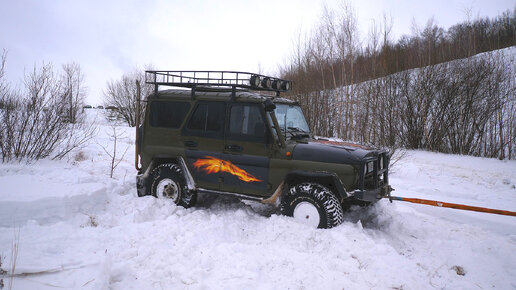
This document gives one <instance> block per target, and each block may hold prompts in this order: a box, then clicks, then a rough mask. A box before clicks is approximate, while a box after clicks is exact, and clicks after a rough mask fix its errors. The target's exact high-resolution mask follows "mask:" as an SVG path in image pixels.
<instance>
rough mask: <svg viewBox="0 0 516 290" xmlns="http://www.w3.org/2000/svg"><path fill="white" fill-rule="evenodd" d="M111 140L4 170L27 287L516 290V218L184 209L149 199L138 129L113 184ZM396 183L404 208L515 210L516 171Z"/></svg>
mask: <svg viewBox="0 0 516 290" xmlns="http://www.w3.org/2000/svg"><path fill="white" fill-rule="evenodd" d="M92 111H98V114H102V113H100V111H101V110H92ZM90 114H93V113H92V112H90ZM92 119H97V120H101V119H102V116H100V115H99V116H97V117H96V118H92ZM99 128H100V130H99V134H98V136H97V137H96V140H95V142H92V143H91V144H90V145H89V146H88V147H86V148H83V149H81V150H80V151H77V152H74V153H73V154H71V155H70V156H69V159H68V160H62V161H51V160H42V161H39V162H36V163H34V164H30V165H26V164H23V163H10V164H0V184H2V186H1V187H0V256H1V257H2V266H1V268H2V269H4V270H6V271H9V266H10V264H9V261H10V260H11V257H12V249H13V243H15V244H16V245H17V247H18V255H17V259H16V268H15V271H14V280H13V281H12V282H13V288H14V289H55V288H56V287H57V288H65V289H79V288H80V289H108V288H109V289H178V288H179V289H183V288H192V289H204V288H208V289H255V288H258V289H343V288H344V289H433V288H435V289H442V288H447V289H486V288H499V289H515V288H516V278H515V277H516V258H515V254H514V253H516V219H515V218H514V217H510V216H500V215H491V214H485V213H478V212H468V211H459V210H453V209H445V208H437V207H430V206H425V205H417V204H410V203H401V202H393V203H389V201H388V200H382V201H380V202H378V203H377V204H376V205H375V206H372V207H369V208H352V209H351V210H349V211H348V212H346V214H345V222H344V223H343V224H342V225H340V226H338V227H336V228H333V229H327V230H323V229H314V228H311V227H309V226H306V225H303V224H298V223H296V222H295V221H294V219H292V218H288V217H284V216H281V215H280V214H279V212H278V210H277V209H276V208H274V207H270V206H265V205H262V204H259V203H252V202H242V201H239V200H236V199H233V198H227V197H210V196H207V197H204V198H202V199H201V200H200V202H199V204H198V205H197V206H196V207H194V208H190V209H184V208H182V207H177V206H176V205H174V204H173V203H172V202H171V201H169V200H161V199H155V198H153V197H143V198H139V197H137V196H136V188H135V174H136V172H135V170H134V168H133V163H134V161H133V159H132V157H133V154H131V153H132V152H134V151H133V150H134V147H133V146H134V138H133V137H132V136H134V133H133V130H134V129H133V128H129V127H124V126H119V127H117V130H118V131H120V132H125V133H126V135H127V136H131V137H130V138H127V139H125V140H123V143H122V145H120V144H119V145H118V146H120V147H119V148H120V151H121V152H123V150H124V149H125V148H126V147H130V149H129V153H128V154H127V155H126V156H125V159H124V160H123V161H122V163H121V164H120V166H119V167H118V168H116V170H115V176H114V178H113V179H111V178H109V169H110V159H109V157H108V156H107V155H106V154H105V153H104V151H103V149H102V148H101V146H105V147H108V148H109V146H111V145H110V143H109V142H110V141H109V134H110V130H111V128H110V127H109V125H108V124H105V123H104V124H100V125H99ZM390 182H391V184H392V186H393V187H394V188H395V189H396V191H395V192H394V193H395V195H398V196H404V197H418V198H427V199H434V200H440V201H446V202H454V203H463V204H468V205H475V206H483V207H490V208H498V209H505V210H512V211H515V210H516V161H499V160H495V159H486V158H475V157H467V156H456V155H445V154H437V153H429V152H423V151H409V154H408V155H407V156H406V157H405V158H404V159H403V160H401V161H400V162H398V163H397V164H396V166H395V167H394V168H393V173H392V174H391V178H390ZM0 279H2V280H3V282H4V284H5V285H6V287H7V285H8V281H9V279H10V278H9V277H8V274H0Z"/></svg>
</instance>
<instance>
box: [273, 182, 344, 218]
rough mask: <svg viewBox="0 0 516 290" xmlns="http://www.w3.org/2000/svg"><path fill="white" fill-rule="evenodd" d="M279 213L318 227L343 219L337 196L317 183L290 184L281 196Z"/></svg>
mask: <svg viewBox="0 0 516 290" xmlns="http://www.w3.org/2000/svg"><path fill="white" fill-rule="evenodd" d="M281 213H282V214H284V215H286V216H292V217H294V219H296V220H297V221H300V222H302V223H305V224H308V225H311V226H314V227H318V228H332V227H335V226H338V225H340V224H341V223H342V221H343V219H344V212H343V210H342V206H341V204H340V202H339V200H338V199H337V197H336V196H335V195H334V194H333V193H332V192H331V190H329V189H328V188H326V187H324V186H322V185H320V184H317V183H300V184H298V185H295V186H292V187H291V188H290V189H289V191H288V192H286V193H285V195H284V196H283V197H282V200H281Z"/></svg>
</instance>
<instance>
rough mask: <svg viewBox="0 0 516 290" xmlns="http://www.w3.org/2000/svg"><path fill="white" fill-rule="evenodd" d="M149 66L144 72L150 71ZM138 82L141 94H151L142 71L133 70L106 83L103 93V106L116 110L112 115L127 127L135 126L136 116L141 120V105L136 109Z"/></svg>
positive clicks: (150, 88)
mask: <svg viewBox="0 0 516 290" xmlns="http://www.w3.org/2000/svg"><path fill="white" fill-rule="evenodd" d="M151 69H152V67H151V66H150V65H149V66H147V67H146V68H145V70H151ZM137 80H138V81H139V82H140V84H142V86H141V94H142V95H143V96H148V95H150V94H151V93H152V92H153V89H154V87H153V86H152V85H149V84H146V83H145V71H144V70H143V69H138V68H136V69H134V71H132V72H130V73H126V74H124V75H123V76H122V78H121V79H119V80H116V81H115V80H111V81H109V82H108V83H107V88H106V91H105V92H104V104H105V106H106V107H107V106H113V107H115V108H116V111H114V114H115V115H116V116H117V117H118V118H120V119H122V120H124V121H125V122H127V124H129V126H131V127H134V126H136V125H137V124H136V114H139V115H140V120H142V119H143V110H144V107H143V105H141V106H140V108H137V105H136V92H137V89H136V81H137Z"/></svg>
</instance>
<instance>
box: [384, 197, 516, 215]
mask: <svg viewBox="0 0 516 290" xmlns="http://www.w3.org/2000/svg"><path fill="white" fill-rule="evenodd" d="M385 198H388V199H389V200H391V201H393V200H399V201H406V202H412V203H420V204H426V205H432V206H438V207H449V208H454V209H462V210H471V211H479V212H487V213H494V214H501V215H509V216H516V212H514V211H508V210H500V209H492V208H485V207H478V206H471V205H465V204H456V203H449V202H442V201H437V200H428V199H420V198H406V197H399V196H386V197H385Z"/></svg>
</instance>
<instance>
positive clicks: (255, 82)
mask: <svg viewBox="0 0 516 290" xmlns="http://www.w3.org/2000/svg"><path fill="white" fill-rule="evenodd" d="M260 81H261V80H260V76H257V75H252V76H251V78H250V79H249V83H250V84H251V86H252V87H259V86H260Z"/></svg>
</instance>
